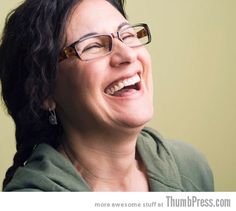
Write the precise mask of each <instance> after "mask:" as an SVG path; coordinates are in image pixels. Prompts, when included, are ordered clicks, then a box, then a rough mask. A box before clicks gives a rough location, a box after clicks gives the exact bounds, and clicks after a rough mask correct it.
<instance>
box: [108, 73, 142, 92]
mask: <svg viewBox="0 0 236 211" xmlns="http://www.w3.org/2000/svg"><path fill="white" fill-rule="evenodd" d="M140 81H141V78H140V76H139V75H138V74H135V75H133V76H131V77H129V78H126V79H121V80H118V81H115V82H113V83H112V84H110V85H109V86H108V87H107V88H106V89H105V93H106V94H108V95H111V96H121V95H122V94H125V93H128V92H131V91H134V90H138V89H139V84H140Z"/></svg>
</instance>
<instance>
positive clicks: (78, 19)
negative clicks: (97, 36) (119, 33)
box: [66, 0, 126, 44]
mask: <svg viewBox="0 0 236 211" xmlns="http://www.w3.org/2000/svg"><path fill="white" fill-rule="evenodd" d="M122 22H126V19H125V18H124V17H123V16H122V14H121V13H120V12H119V11H118V10H117V9H116V8H115V7H114V6H113V5H111V4H110V3H109V2H107V1H106V0H83V1H81V2H80V3H78V4H77V5H76V6H75V8H74V10H73V11H72V13H71V16H70V18H69V20H68V22H67V25H66V38H67V39H66V40H67V41H66V42H67V44H69V43H72V42H74V41H76V40H78V39H79V38H80V37H81V36H84V35H85V34H87V33H91V32H95V33H110V32H113V31H116V29H117V27H118V26H119V25H120V24H121V23H122Z"/></svg>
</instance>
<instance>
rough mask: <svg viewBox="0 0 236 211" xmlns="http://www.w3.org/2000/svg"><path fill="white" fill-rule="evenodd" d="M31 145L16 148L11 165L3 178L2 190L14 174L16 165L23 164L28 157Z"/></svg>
mask: <svg viewBox="0 0 236 211" xmlns="http://www.w3.org/2000/svg"><path fill="white" fill-rule="evenodd" d="M32 150H33V147H31V148H30V147H25V148H24V147H21V149H19V150H17V152H16V154H15V156H14V158H13V165H12V166H11V167H10V168H9V169H8V170H7V172H6V175H5V179H4V180H3V190H4V188H5V187H6V185H7V184H8V183H9V182H10V181H11V179H12V177H13V176H14V174H15V171H16V170H17V168H18V167H20V166H23V165H24V162H25V161H26V160H27V159H28V157H29V156H30V155H31V153H32Z"/></svg>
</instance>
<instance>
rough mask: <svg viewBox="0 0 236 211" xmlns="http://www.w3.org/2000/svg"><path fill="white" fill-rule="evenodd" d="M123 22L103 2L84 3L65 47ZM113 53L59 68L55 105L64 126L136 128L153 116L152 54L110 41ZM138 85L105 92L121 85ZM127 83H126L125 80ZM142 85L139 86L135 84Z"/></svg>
mask: <svg viewBox="0 0 236 211" xmlns="http://www.w3.org/2000/svg"><path fill="white" fill-rule="evenodd" d="M124 23H127V20H126V19H125V18H124V17H123V16H122V15H121V14H120V13H119V11H118V10H117V9H116V8H114V7H113V6H112V5H111V4H110V3H109V2H107V1H105V0H92V1H91V0H84V1H82V2H81V3H80V4H78V6H77V7H76V8H75V9H74V10H73V13H72V16H71V18H70V19H69V20H68V23H67V27H66V45H69V44H71V43H73V42H75V41H77V40H79V39H80V38H81V37H82V36H84V35H87V34H89V33H93V32H95V33H99V34H110V33H116V32H117V29H118V28H119V27H120V26H121V25H122V24H124ZM113 44H114V46H113V50H112V53H111V54H109V55H106V56H104V57H100V58H97V59H94V60H90V61H81V60H80V59H78V58H77V57H71V58H69V59H66V60H64V61H62V62H60V64H59V70H58V75H57V79H56V89H55V95H54V97H55V101H56V104H57V112H58V114H59V116H60V118H61V121H62V124H63V125H64V127H66V128H76V130H79V131H81V132H83V131H84V132H85V131H90V132H92V131H94V130H97V129H100V130H101V129H106V130H108V129H112V128H113V129H122V128H123V129H127V128H140V127H142V126H143V125H144V124H145V123H146V122H147V121H149V120H150V119H151V117H152V114H153V105H152V94H153V93H152V75H151V71H152V70H151V62H150V56H149V53H148V52H147V50H146V49H145V47H143V46H141V47H136V48H130V47H127V46H126V45H125V44H123V43H122V42H121V41H119V40H118V39H117V38H115V39H113ZM131 80H135V81H138V86H132V87H130V88H129V87H128V88H126V89H123V91H120V92H116V93H113V94H111V93H109V92H110V91H108V90H112V89H113V88H115V85H118V84H119V83H130V81H131ZM125 81H126V82H125ZM139 81H140V82H139Z"/></svg>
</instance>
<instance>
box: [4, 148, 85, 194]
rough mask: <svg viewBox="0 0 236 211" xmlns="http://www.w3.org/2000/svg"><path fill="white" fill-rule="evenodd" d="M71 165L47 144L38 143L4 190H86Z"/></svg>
mask: <svg viewBox="0 0 236 211" xmlns="http://www.w3.org/2000/svg"><path fill="white" fill-rule="evenodd" d="M88 190H89V189H88V187H87V185H86V184H85V182H84V181H83V180H82V178H81V176H80V175H79V174H78V173H77V171H76V169H75V168H74V167H73V165H72V164H71V163H70V162H69V161H67V160H66V159H65V158H64V157H63V156H62V155H61V154H60V153H59V152H57V151H56V150H55V149H54V148H52V147H51V146H49V145H47V144H40V145H38V146H37V147H36V148H35V150H34V152H33V154H32V155H31V157H30V158H29V160H28V161H27V162H26V164H25V165H24V166H22V167H19V168H18V169H17V170H16V172H15V174H14V176H13V178H12V180H11V181H10V182H9V183H8V184H7V186H6V188H5V189H4V191H17V192H23V191H27V192H29V191H88Z"/></svg>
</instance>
